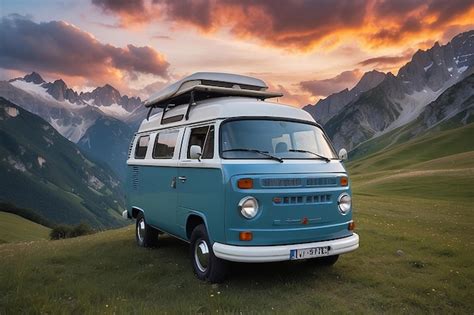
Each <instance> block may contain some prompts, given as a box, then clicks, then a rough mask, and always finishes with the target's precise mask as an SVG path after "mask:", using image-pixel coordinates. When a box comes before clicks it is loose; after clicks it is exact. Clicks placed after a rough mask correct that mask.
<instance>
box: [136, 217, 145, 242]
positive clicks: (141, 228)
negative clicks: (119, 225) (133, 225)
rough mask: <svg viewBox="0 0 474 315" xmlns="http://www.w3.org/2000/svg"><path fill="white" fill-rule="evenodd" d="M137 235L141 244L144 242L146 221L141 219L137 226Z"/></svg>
mask: <svg viewBox="0 0 474 315" xmlns="http://www.w3.org/2000/svg"><path fill="white" fill-rule="evenodd" d="M137 235H138V239H139V240H140V242H143V240H144V237H145V219H143V218H142V219H140V221H138V224H137Z"/></svg>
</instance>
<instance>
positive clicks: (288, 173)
mask: <svg viewBox="0 0 474 315" xmlns="http://www.w3.org/2000/svg"><path fill="white" fill-rule="evenodd" d="M267 162H268V161H267ZM224 169H225V170H226V174H228V177H227V178H228V181H227V183H226V185H227V197H226V205H227V207H228V208H227V209H226V210H227V211H226V239H227V243H228V244H233V245H280V244H297V243H306V242H314V241H324V240H331V239H337V238H342V237H346V236H350V235H351V234H352V232H351V231H349V230H348V224H349V223H350V222H351V221H352V209H351V211H349V213H347V214H345V215H343V214H341V212H340V211H339V210H338V202H337V200H338V197H339V196H340V195H341V194H342V193H347V194H349V195H351V190H350V188H349V185H347V186H341V184H340V179H341V177H346V176H347V174H346V172H345V170H344V167H343V166H342V164H341V163H340V162H338V161H333V162H330V163H326V162H313V163H293V164H291V163H287V161H285V163H274V164H272V163H270V164H266V165H254V164H251V165H245V164H225V167H224ZM241 178H251V179H252V180H253V188H251V189H239V188H238V187H237V181H238V180H239V179H241ZM247 196H252V197H254V198H256V199H257V201H258V204H259V213H258V214H257V216H256V217H255V218H253V219H250V220H249V219H246V218H244V217H243V216H242V214H241V213H240V211H239V209H238V204H239V201H240V200H241V199H242V198H244V197H247ZM243 231H250V232H252V234H253V239H252V241H240V240H239V232H243Z"/></svg>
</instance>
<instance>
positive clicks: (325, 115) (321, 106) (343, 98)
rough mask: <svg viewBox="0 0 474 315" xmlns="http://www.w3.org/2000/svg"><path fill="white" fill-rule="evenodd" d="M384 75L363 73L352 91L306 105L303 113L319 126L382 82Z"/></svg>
mask: <svg viewBox="0 0 474 315" xmlns="http://www.w3.org/2000/svg"><path fill="white" fill-rule="evenodd" d="M384 78H385V73H383V72H379V71H377V70H372V71H369V72H366V73H364V75H363V76H362V78H361V79H360V81H359V82H358V83H357V84H356V86H354V87H353V88H352V89H350V90H349V89H344V90H342V91H340V92H338V93H334V94H331V95H329V96H328V97H327V98H325V99H322V100H319V101H318V102H317V103H316V104H315V105H306V106H305V107H303V109H304V110H305V111H307V112H308V113H310V114H311V116H313V117H314V118H315V119H316V120H317V121H318V122H319V123H320V124H323V125H324V124H325V123H326V122H327V121H328V120H329V119H331V118H332V117H333V116H334V115H336V114H337V113H339V112H340V111H341V110H342V109H343V108H344V107H345V106H346V105H347V104H349V103H350V102H352V101H353V100H355V99H356V98H357V97H359V96H360V94H361V93H362V92H365V91H368V90H370V89H372V88H374V87H376V86H377V85H379V84H380V82H382V81H383V79H384Z"/></svg>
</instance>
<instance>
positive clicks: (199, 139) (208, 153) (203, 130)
mask: <svg viewBox="0 0 474 315" xmlns="http://www.w3.org/2000/svg"><path fill="white" fill-rule="evenodd" d="M192 145H198V146H200V147H201V152H202V155H201V159H212V158H214V126H205V127H198V128H193V129H192V130H191V135H190V137H189V143H188V153H187V157H188V159H190V158H191V146H192Z"/></svg>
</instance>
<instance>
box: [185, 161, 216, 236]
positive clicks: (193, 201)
mask: <svg viewBox="0 0 474 315" xmlns="http://www.w3.org/2000/svg"><path fill="white" fill-rule="evenodd" d="M178 176H179V177H181V176H184V177H186V181H185V182H184V183H183V182H181V181H179V180H178V181H177V190H178V208H177V210H176V223H177V227H178V230H179V231H178V233H177V235H178V236H180V237H181V238H184V239H186V238H187V235H186V222H187V219H188V217H189V216H190V215H192V214H199V215H200V216H201V217H202V218H203V219H204V221H205V223H206V226H207V227H208V229H207V230H208V236H209V238H210V239H211V240H213V241H216V242H225V228H224V224H223V222H224V218H225V185H224V183H223V177H222V171H221V169H220V168H194V167H180V168H179V169H178Z"/></svg>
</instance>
